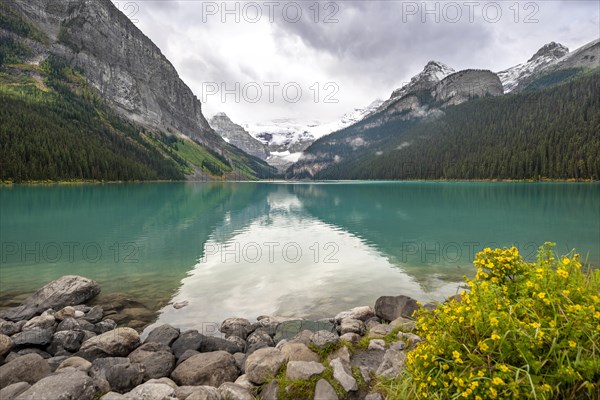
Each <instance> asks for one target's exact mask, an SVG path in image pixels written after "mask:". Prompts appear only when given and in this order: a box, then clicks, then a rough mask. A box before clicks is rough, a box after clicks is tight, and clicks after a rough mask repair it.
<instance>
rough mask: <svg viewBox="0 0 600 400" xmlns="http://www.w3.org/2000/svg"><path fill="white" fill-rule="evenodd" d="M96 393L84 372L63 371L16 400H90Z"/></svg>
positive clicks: (41, 382)
mask: <svg viewBox="0 0 600 400" xmlns="http://www.w3.org/2000/svg"><path fill="white" fill-rule="evenodd" d="M97 391H98V388H97V387H96V386H95V385H94V382H93V381H92V378H90V377H89V376H88V375H87V374H86V373H85V372H82V371H65V372H62V373H60V374H55V375H50V376H48V377H46V378H44V379H42V380H40V381H39V382H37V383H36V384H35V385H33V386H32V387H30V388H29V389H27V390H26V391H25V392H24V393H22V394H21V395H20V396H19V397H17V400H92V399H94V398H95V397H94V396H95V395H96V392H97Z"/></svg>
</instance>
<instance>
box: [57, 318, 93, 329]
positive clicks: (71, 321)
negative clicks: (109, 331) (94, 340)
mask: <svg viewBox="0 0 600 400" xmlns="http://www.w3.org/2000/svg"><path fill="white" fill-rule="evenodd" d="M94 329H95V327H94V324H92V323H91V322H88V321H85V320H83V319H75V318H73V317H66V318H65V319H63V320H62V321H60V323H59V324H58V326H57V327H56V331H57V332H60V331H75V330H81V331H90V332H93V331H94Z"/></svg>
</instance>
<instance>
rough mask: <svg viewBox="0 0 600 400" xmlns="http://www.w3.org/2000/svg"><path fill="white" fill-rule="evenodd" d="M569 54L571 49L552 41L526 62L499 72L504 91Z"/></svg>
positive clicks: (509, 89) (507, 91)
mask: <svg viewBox="0 0 600 400" xmlns="http://www.w3.org/2000/svg"><path fill="white" fill-rule="evenodd" d="M568 54H569V49H568V48H567V47H565V46H563V45H562V44H560V43H556V42H550V43H548V44H546V45H544V46H543V47H542V48H541V49H539V50H538V51H537V52H536V53H535V54H534V55H533V57H531V58H530V59H529V61H527V62H526V63H525V64H519V65H516V66H514V67H512V68H509V69H507V70H504V71H501V72H498V77H499V78H500V81H501V82H502V85H503V86H504V93H510V92H512V91H513V90H515V89H517V87H518V86H519V84H521V82H524V81H527V80H528V79H529V78H531V77H532V76H534V75H535V74H537V73H538V72H540V71H541V70H543V69H545V68H548V67H549V66H551V65H553V64H556V63H557V62H558V61H559V60H561V59H562V58H564V57H565V56H567V55H568Z"/></svg>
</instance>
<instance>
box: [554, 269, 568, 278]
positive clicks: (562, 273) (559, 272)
mask: <svg viewBox="0 0 600 400" xmlns="http://www.w3.org/2000/svg"><path fill="white" fill-rule="evenodd" d="M556 275H558V276H560V277H561V278H564V279H567V278H568V277H569V272H568V271H566V270H564V269H561V268H559V269H557V270H556Z"/></svg>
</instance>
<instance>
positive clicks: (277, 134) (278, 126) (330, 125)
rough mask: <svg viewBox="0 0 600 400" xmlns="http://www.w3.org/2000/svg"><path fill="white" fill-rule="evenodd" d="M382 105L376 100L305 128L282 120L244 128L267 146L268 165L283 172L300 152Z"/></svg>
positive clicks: (301, 124)
mask: <svg viewBox="0 0 600 400" xmlns="http://www.w3.org/2000/svg"><path fill="white" fill-rule="evenodd" d="M382 103H383V101H381V100H375V101H373V102H372V103H371V104H369V105H368V106H367V107H363V108H355V109H354V110H353V111H351V112H348V113H346V114H344V115H343V116H342V117H341V118H340V119H338V120H335V121H331V122H327V123H320V122H318V121H315V122H312V123H309V124H304V123H300V122H298V121H295V120H293V119H286V118H281V119H275V120H272V121H266V122H260V123H255V124H245V125H244V126H245V129H246V130H247V131H248V132H249V133H250V134H251V135H252V136H253V137H255V138H257V139H258V140H260V141H261V142H263V143H265V144H266V145H268V147H269V151H270V153H271V156H270V157H269V159H268V160H267V162H268V163H269V164H271V165H273V166H276V167H277V168H278V169H280V170H282V171H283V170H285V169H286V168H287V167H289V166H290V165H292V164H293V163H294V162H296V161H298V159H299V158H300V156H301V155H302V152H303V151H304V150H305V149H306V148H307V147H308V146H310V145H311V144H312V143H313V142H314V141H315V140H317V139H319V138H321V137H323V136H326V135H328V134H330V133H332V132H336V131H339V130H340V129H343V128H345V127H347V126H350V125H352V124H355V123H357V122H358V121H360V120H362V119H363V118H365V117H366V116H367V115H369V114H371V113H372V112H373V111H375V110H376V109H377V108H378V107H379V106H380V105H381V104H382Z"/></svg>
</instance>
